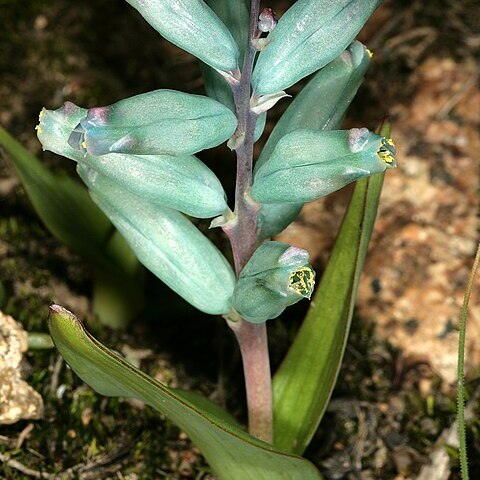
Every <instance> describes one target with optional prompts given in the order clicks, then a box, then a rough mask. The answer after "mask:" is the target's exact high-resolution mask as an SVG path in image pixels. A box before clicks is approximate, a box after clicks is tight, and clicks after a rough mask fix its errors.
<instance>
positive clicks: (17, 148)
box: [0, 127, 121, 271]
mask: <svg viewBox="0 0 480 480" xmlns="http://www.w3.org/2000/svg"><path fill="white" fill-rule="evenodd" d="M0 145H1V146H2V147H3V148H4V149H5V151H6V153H7V155H8V158H10V159H11V161H12V163H13V165H14V167H15V170H16V171H17V173H18V176H19V177H20V180H21V181H22V185H23V186H24V188H25V190H26V192H27V194H28V197H29V198H30V200H31V202H32V204H33V207H34V208H35V211H36V212H37V214H38V216H39V217H40V219H41V220H42V222H43V223H44V224H45V226H46V227H47V228H48V230H49V231H50V232H51V233H52V235H54V236H55V237H56V238H57V239H58V240H60V241H61V242H62V243H64V244H65V245H67V246H68V247H69V248H71V249H72V250H74V251H75V252H77V253H79V254H80V255H82V256H83V257H84V258H86V259H88V260H90V261H92V262H93V263H95V264H96V265H97V266H101V267H103V268H106V269H108V270H112V271H118V270H119V268H118V264H117V263H116V262H115V260H114V259H112V258H108V256H107V255H106V254H105V246H106V244H107V242H108V240H109V238H110V236H111V234H112V233H113V231H114V230H113V226H112V224H111V223H110V221H109V220H108V218H107V217H106V216H105V215H104V214H103V213H102V211H101V210H100V209H99V208H98V207H97V206H96V205H95V203H94V202H93V200H92V199H91V198H90V196H89V195H88V192H87V190H86V189H85V188H83V187H82V186H81V185H80V184H79V183H77V182H75V181H73V180H72V179H71V178H69V177H67V176H58V175H54V174H52V173H51V172H50V171H49V170H48V169H47V168H46V167H45V166H44V165H43V164H42V163H41V162H40V161H39V160H38V159H37V158H36V157H35V155H33V154H32V153H30V152H29V151H28V150H27V149H26V148H24V147H23V146H22V145H21V144H20V143H19V142H17V141H16V140H15V139H14V138H13V137H12V136H11V135H10V134H9V133H8V132H7V131H6V130H4V129H3V128H1V127H0ZM119 260H121V258H120V257H119Z"/></svg>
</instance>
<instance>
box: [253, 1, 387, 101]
mask: <svg viewBox="0 0 480 480" xmlns="http://www.w3.org/2000/svg"><path fill="white" fill-rule="evenodd" d="M379 4H380V0H339V1H335V2H332V1H330V0H298V1H297V2H296V3H294V4H293V6H292V7H290V9H289V10H287V12H286V13H285V14H284V15H283V16H282V17H281V18H280V20H279V21H278V25H277V26H276V28H275V30H274V31H273V32H272V33H271V34H270V35H269V43H268V45H267V46H266V47H265V49H264V50H263V51H262V52H261V53H260V55H259V57H258V61H257V64H256V66H255V70H254V72H253V76H252V85H253V88H254V91H255V93H256V94H257V95H268V94H274V93H277V92H280V91H282V90H285V89H286V88H288V87H290V86H291V85H293V84H294V83H296V82H298V81H299V80H301V79H302V78H304V77H306V76H307V75H310V74H311V73H313V72H315V71H316V70H319V69H320V68H322V67H324V66H325V65H327V63H329V62H331V61H332V60H333V59H334V58H336V57H337V56H338V55H339V54H340V53H341V52H342V51H343V50H345V48H347V46H348V45H349V44H350V43H351V42H352V40H353V39H354V38H355V36H356V35H357V33H358V32H359V31H360V29H361V28H362V27H363V25H364V23H365V22H366V21H367V19H368V18H369V17H370V15H371V14H372V13H373V12H374V10H375V9H376V8H377V7H378V5H379Z"/></svg>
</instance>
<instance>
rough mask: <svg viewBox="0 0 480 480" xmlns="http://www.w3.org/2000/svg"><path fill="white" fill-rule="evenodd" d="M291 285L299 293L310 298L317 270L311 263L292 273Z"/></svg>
mask: <svg viewBox="0 0 480 480" xmlns="http://www.w3.org/2000/svg"><path fill="white" fill-rule="evenodd" d="M288 283H289V287H290V288H291V289H292V290H294V291H295V292H296V293H297V294H298V295H301V296H302V297H304V298H308V299H310V297H311V296H312V293H313V288H314V287H315V271H314V270H313V268H312V267H311V266H310V265H304V266H303V267H300V268H297V269H295V270H293V271H292V272H291V273H290V276H289V279H288Z"/></svg>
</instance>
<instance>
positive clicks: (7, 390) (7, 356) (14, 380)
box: [0, 312, 43, 424]
mask: <svg viewBox="0 0 480 480" xmlns="http://www.w3.org/2000/svg"><path fill="white" fill-rule="evenodd" d="M27 349H28V335H27V332H26V331H25V330H24V329H23V328H22V326H21V325H20V324H19V323H18V322H16V321H15V320H14V319H13V318H12V317H10V316H9V315H5V314H3V313H2V312H0V424H12V423H15V422H18V421H19V420H24V419H38V418H41V417H42V416H43V400H42V397H41V396H40V394H39V393H37V392H36V391H35V390H34V389H33V388H32V387H30V385H28V384H27V383H26V382H25V381H23V380H22V378H21V368H20V367H21V365H20V364H21V361H22V354H23V352H25V351H27Z"/></svg>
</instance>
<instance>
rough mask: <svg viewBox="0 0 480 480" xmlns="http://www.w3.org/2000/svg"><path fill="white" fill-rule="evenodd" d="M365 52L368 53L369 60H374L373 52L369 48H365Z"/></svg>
mask: <svg viewBox="0 0 480 480" xmlns="http://www.w3.org/2000/svg"><path fill="white" fill-rule="evenodd" d="M365 50H366V51H367V55H368V56H369V58H372V57H373V52H372V51H371V50H370V49H369V48H365Z"/></svg>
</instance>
